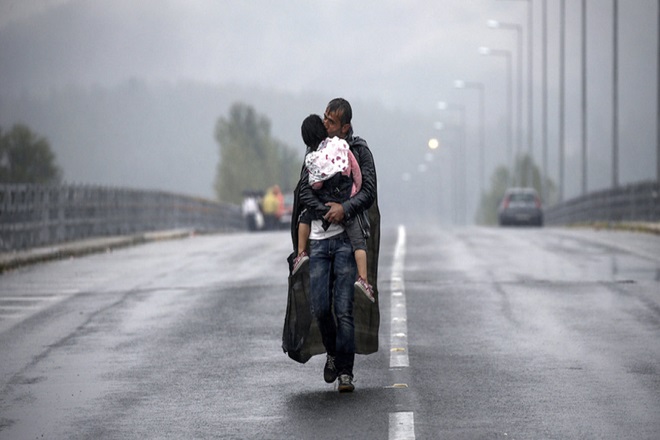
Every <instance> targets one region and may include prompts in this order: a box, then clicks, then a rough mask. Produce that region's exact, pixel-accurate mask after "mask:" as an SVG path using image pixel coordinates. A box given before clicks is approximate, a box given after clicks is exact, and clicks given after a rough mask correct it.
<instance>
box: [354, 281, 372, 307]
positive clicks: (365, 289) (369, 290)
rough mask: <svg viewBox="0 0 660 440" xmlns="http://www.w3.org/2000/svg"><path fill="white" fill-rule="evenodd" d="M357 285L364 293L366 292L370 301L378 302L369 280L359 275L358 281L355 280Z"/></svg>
mask: <svg viewBox="0 0 660 440" xmlns="http://www.w3.org/2000/svg"><path fill="white" fill-rule="evenodd" d="M355 287H357V288H358V289H359V290H360V291H361V292H362V293H364V294H365V295H366V296H367V298H369V301H371V302H372V303H373V302H376V298H374V288H373V287H371V284H369V283H368V282H367V280H365V279H364V278H362V277H358V279H357V281H356V282H355Z"/></svg>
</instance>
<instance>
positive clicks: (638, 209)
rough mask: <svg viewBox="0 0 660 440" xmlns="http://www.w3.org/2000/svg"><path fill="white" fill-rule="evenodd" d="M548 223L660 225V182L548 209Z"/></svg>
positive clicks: (600, 194) (638, 185)
mask: <svg viewBox="0 0 660 440" xmlns="http://www.w3.org/2000/svg"><path fill="white" fill-rule="evenodd" d="M544 216H545V223H546V224H549V225H566V224H576V223H591V222H611V223H616V222H659V221H660V182H657V181H653V182H641V183H637V184H632V185H627V186H621V187H619V188H613V189H607V190H603V191H597V192H593V193H590V194H586V195H584V196H580V197H577V198H574V199H571V200H567V201H565V202H562V203H558V204H556V205H553V206H550V207H548V208H546V210H545V213H544Z"/></svg>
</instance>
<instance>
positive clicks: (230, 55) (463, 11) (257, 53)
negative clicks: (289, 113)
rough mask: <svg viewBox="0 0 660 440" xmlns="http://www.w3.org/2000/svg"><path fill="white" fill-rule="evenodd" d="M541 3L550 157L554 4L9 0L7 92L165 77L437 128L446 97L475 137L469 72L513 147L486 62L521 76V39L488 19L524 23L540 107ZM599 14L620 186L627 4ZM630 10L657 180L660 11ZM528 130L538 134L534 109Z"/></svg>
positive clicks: (638, 171) (625, 126) (649, 155)
mask: <svg viewBox="0 0 660 440" xmlns="http://www.w3.org/2000/svg"><path fill="white" fill-rule="evenodd" d="M530 3H531V4H532V5H533V6H532V8H533V11H534V31H535V32H534V46H533V47H534V60H533V61H534V83H535V84H534V121H533V122H534V127H533V128H534V129H533V131H534V144H535V147H534V148H535V149H536V153H535V154H536V155H539V154H540V153H539V151H540V145H541V144H542V141H541V137H540V136H541V127H542V125H541V108H540V105H541V92H542V88H541V86H542V83H541V60H542V58H541V55H542V50H541V48H542V39H541V38H542V34H541V29H542V18H543V14H542V10H541V8H542V4H543V2H542V1H541V0H528V1H521V0H518V1H516V0H410V1H403V0H360V1H354V0H326V1H322V2H321V1H309V0H286V1H284V0H256V1H221V0H167V1H163V0H139V1H135V0H0V97H1V96H10V95H19V94H21V93H22V94H30V95H46V94H48V93H52V91H53V90H57V89H61V88H63V87H66V86H68V85H72V84H73V85H78V86H83V87H92V86H113V85H116V84H118V83H121V82H122V81H126V80H127V79H129V78H139V79H143V80H146V81H148V82H151V83H176V82H178V81H182V80H183V81H191V80H192V81H199V82H202V83H209V84H222V85H228V84H238V85H241V86H245V87H255V88H262V89H275V90H279V91H282V92H285V93H294V94H306V93H314V94H317V95H321V96H326V97H328V99H329V98H331V97H335V96H344V97H346V98H349V99H350V100H355V99H360V100H367V101H373V102H377V103H381V104H382V105H383V106H385V107H386V108H389V109H392V110H397V111H405V112H411V113H414V114H419V115H421V116H422V117H423V118H425V119H427V118H428V119H431V120H433V119H436V117H437V119H438V120H440V119H443V118H444V119H447V115H446V114H441V112H440V111H439V110H438V109H437V105H436V104H437V102H438V101H440V100H445V101H449V102H456V103H461V104H465V105H466V106H467V118H468V121H467V124H468V126H469V127H472V129H473V130H474V129H475V127H476V124H477V114H478V113H477V111H478V109H477V100H476V96H477V95H476V94H475V93H474V92H473V91H469V90H456V89H455V88H454V87H453V81H454V80H455V79H464V80H467V81H473V82H481V83H483V84H484V85H485V88H486V108H487V121H486V131H487V138H488V143H489V147H490V148H492V149H493V150H494V151H495V150H496V149H497V151H503V149H502V147H501V146H502V144H503V143H504V142H505V133H506V129H505V126H506V124H507V120H506V118H505V117H504V109H505V104H506V96H507V95H506V93H505V90H506V89H505V86H506V75H507V71H506V69H505V62H504V59H503V58H500V57H495V56H490V57H489V56H483V55H480V54H479V52H478V48H479V47H480V46H489V47H492V48H495V49H506V50H510V51H512V56H513V63H514V64H513V67H514V74H515V73H517V68H516V66H517V64H516V63H517V62H518V60H517V57H516V55H517V53H516V47H517V46H516V33H515V32H514V31H510V30H502V29H490V28H488V27H487V26H486V22H487V20H489V19H496V20H499V21H501V22H507V23H519V24H521V25H522V26H523V40H524V44H525V47H524V55H523V66H524V73H523V81H525V86H524V89H523V90H524V96H523V99H524V101H523V110H524V112H525V114H527V110H528V109H527V85H526V81H527V62H528V60H527V47H526V46H527V35H528V34H527V10H528V9H527V8H528V7H529V5H530ZM547 3H548V12H547V21H548V65H549V69H548V97H549V99H548V115H549V117H548V128H549V135H548V144H549V149H550V151H549V159H550V165H549V171H550V173H551V175H553V176H556V174H557V165H556V162H557V159H556V158H557V153H556V151H557V144H558V142H559V140H558V137H557V114H558V112H559V109H558V104H557V96H558V91H557V90H558V78H559V71H558V49H557V48H558V42H559V1H558V0H548V1H547ZM587 5H588V23H589V24H588V50H587V52H588V57H587V59H588V63H589V68H588V70H589V86H588V90H589V107H590V113H589V117H588V120H589V148H590V150H592V151H593V152H594V153H595V154H593V155H592V156H593V157H594V158H595V159H594V161H593V163H591V164H590V167H591V168H593V170H592V171H590V172H592V173H593V174H594V175H596V176H597V178H596V180H595V181H594V183H593V184H592V185H591V186H594V187H603V186H607V184H608V179H609V177H608V171H607V170H608V169H609V167H610V162H609V157H610V156H609V151H610V147H609V145H611V143H612V142H611V131H612V129H611V115H612V112H611V93H612V92H611V90H612V89H611V72H612V69H611V60H612V44H611V40H612V38H611V23H612V2H611V1H606V0H588V1H587ZM619 5H620V15H619V26H620V29H619V33H620V40H619V41H620V45H621V46H620V63H621V64H620V69H619V75H620V84H621V86H620V92H619V93H620V95H619V96H620V106H621V107H620V114H621V122H620V124H621V126H620V136H621V150H622V153H621V156H622V157H621V168H622V172H621V175H622V181H624V182H625V181H636V180H640V179H644V178H646V179H649V178H655V155H656V147H655V145H656V138H655V133H656V129H655V124H656V118H657V113H656V96H657V92H656V90H657V89H656V87H657V44H658V43H657V38H658V37H657V35H658V27H657V16H658V12H657V11H658V9H657V8H658V2H657V1H656V0H622V1H619ZM566 11H567V30H566V36H567V52H566V54H567V66H566V71H567V73H566V80H567V86H566V91H567V100H566V105H567V110H566V114H567V126H566V128H567V134H566V137H567V146H568V155H569V156H568V161H569V162H571V163H570V164H569V165H568V167H569V168H568V173H567V174H568V175H569V177H568V179H569V180H570V182H569V183H570V184H572V189H569V190H567V192H568V193H569V194H570V193H573V194H575V192H576V191H577V189H576V185H577V183H576V182H577V180H578V179H577V178H576V176H575V172H576V171H577V170H578V169H579V166H578V165H577V164H576V163H575V161H576V160H577V158H578V157H579V149H580V139H581V134H580V112H579V105H580V101H579V96H580V83H579V80H580V70H579V68H580V59H581V53H580V41H579V38H580V27H579V26H580V1H579V0H566ZM514 80H515V81H517V80H518V79H517V76H514ZM514 104H516V103H514ZM318 111H322V109H318ZM302 116H304V115H301V117H302ZM358 117H359V116H358V115H356V118H358ZM6 123H7V122H6V121H0V125H6ZM515 129H516V130H517V127H516V128H515ZM419 130H420V132H423V133H424V136H425V137H431V136H440V137H441V134H439V133H438V132H437V131H436V130H435V129H434V128H433V126H432V124H428V126H424V127H419ZM522 130H523V131H522V135H523V138H525V139H526V133H527V117H526V116H525V118H524V124H523V127H522ZM523 148H526V146H523ZM420 157H422V155H421V154H420ZM571 167H572V168H571ZM638 177H639V178H638ZM571 179H572V180H571Z"/></svg>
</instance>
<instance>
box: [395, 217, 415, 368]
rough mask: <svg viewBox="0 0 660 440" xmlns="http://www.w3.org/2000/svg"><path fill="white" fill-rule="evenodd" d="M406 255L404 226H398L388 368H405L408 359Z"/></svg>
mask: <svg viewBox="0 0 660 440" xmlns="http://www.w3.org/2000/svg"><path fill="white" fill-rule="evenodd" d="M405 257H406V228H404V227H403V226H399V230H398V235H397V241H396V246H395V247H394V262H393V263H392V278H391V285H392V300H391V306H390V309H391V317H392V323H391V329H390V368H405V367H408V366H409V365H410V363H409V359H408V336H407V335H408V324H407V318H406V295H405V289H404V282H403V266H404V260H405Z"/></svg>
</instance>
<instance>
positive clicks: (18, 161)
mask: <svg viewBox="0 0 660 440" xmlns="http://www.w3.org/2000/svg"><path fill="white" fill-rule="evenodd" d="M61 179H62V171H61V169H60V168H59V167H58V166H57V165H56V163H55V154H54V153H53V152H52V150H51V148H50V144H49V143H48V141H47V140H46V139H45V138H43V137H39V136H37V135H36V134H35V133H33V132H32V131H31V130H30V129H29V128H28V127H26V126H25V125H21V124H16V125H14V126H13V127H12V128H11V130H10V131H9V132H7V133H3V132H2V129H1V128H0V183H40V184H46V183H59V182H60V181H61Z"/></svg>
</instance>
